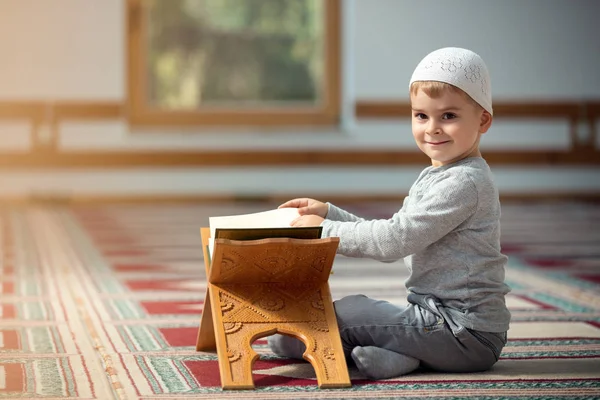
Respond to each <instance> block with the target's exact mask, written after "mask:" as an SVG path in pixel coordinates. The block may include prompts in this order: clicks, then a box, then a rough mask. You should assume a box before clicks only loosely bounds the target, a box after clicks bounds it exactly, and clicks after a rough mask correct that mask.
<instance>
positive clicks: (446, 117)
mask: <svg viewBox="0 0 600 400" xmlns="http://www.w3.org/2000/svg"><path fill="white" fill-rule="evenodd" d="M454 118H456V114H453V113H444V115H442V119H454Z"/></svg>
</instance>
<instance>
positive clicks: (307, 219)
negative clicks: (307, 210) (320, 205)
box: [290, 215, 324, 227]
mask: <svg viewBox="0 0 600 400" xmlns="http://www.w3.org/2000/svg"><path fill="white" fill-rule="evenodd" d="M323 219H324V218H322V217H319V216H318V215H303V216H301V217H298V218H296V219H295V220H293V221H292V223H291V224H290V225H291V226H295V227H300V226H320V225H321V222H323Z"/></svg>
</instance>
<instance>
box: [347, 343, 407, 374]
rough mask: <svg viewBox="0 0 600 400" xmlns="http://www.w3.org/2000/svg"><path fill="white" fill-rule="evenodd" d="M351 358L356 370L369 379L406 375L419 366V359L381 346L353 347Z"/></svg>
mask: <svg viewBox="0 0 600 400" xmlns="http://www.w3.org/2000/svg"><path fill="white" fill-rule="evenodd" d="M351 355H352V359H353V360H354V363H355V364H356V366H357V367H358V370H359V371H360V372H361V373H362V374H363V375H365V376H366V377H367V378H369V379H373V380H378V379H387V378H394V377H397V376H400V375H406V374H408V373H409V372H412V371H414V370H415V369H417V368H418V367H419V360H417V359H416V358H412V357H409V356H405V355H404V354H400V353H396V352H393V351H391V350H386V349H382V348H381V347H375V346H365V347H360V346H358V347H355V348H354V349H353V350H352V354H351Z"/></svg>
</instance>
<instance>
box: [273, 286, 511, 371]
mask: <svg viewBox="0 0 600 400" xmlns="http://www.w3.org/2000/svg"><path fill="white" fill-rule="evenodd" d="M409 301H412V302H411V303H409V304H408V306H406V307H398V306H396V305H393V304H391V303H389V302H387V301H382V300H374V299H371V298H369V297H366V296H364V295H353V296H347V297H344V298H342V299H340V300H337V301H335V302H334V307H335V312H336V316H337V321H338V325H339V328H340V336H341V339H342V346H343V347H344V353H345V356H346V360H347V361H351V360H352V358H351V357H350V353H351V352H352V349H353V348H354V347H356V346H363V347H364V346H376V347H381V348H384V349H388V350H391V351H394V352H396V353H400V354H404V355H407V356H410V357H413V358H416V359H418V360H420V362H421V367H424V368H427V369H433V370H436V371H445V372H475V371H485V370H487V369H489V368H490V367H491V366H492V365H494V364H495V363H496V362H497V361H498V357H499V356H500V352H501V351H502V348H503V347H504V345H505V344H506V333H505V332H504V333H491V332H480V331H474V330H470V329H467V328H465V327H463V326H460V325H458V324H456V323H455V322H454V321H452V320H451V319H450V318H448V315H447V314H446V313H445V312H444V310H443V308H442V307H439V303H438V302H437V301H436V299H434V298H433V297H430V296H410V295H409ZM277 336H279V335H276V336H275V337H272V339H271V338H270V339H269V343H270V344H271V348H272V349H273V350H274V351H275V348H277V349H278V350H279V351H276V352H278V353H279V354H281V349H282V345H283V347H285V348H286V354H285V355H286V356H288V357H293V358H302V353H303V352H304V349H305V347H304V345H303V344H301V343H300V342H299V341H298V340H297V339H293V338H289V337H281V336H279V337H277Z"/></svg>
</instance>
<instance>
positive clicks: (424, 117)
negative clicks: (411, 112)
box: [415, 113, 427, 119]
mask: <svg viewBox="0 0 600 400" xmlns="http://www.w3.org/2000/svg"><path fill="white" fill-rule="evenodd" d="M415 118H416V119H427V115H425V114H423V113H416V114H415Z"/></svg>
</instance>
